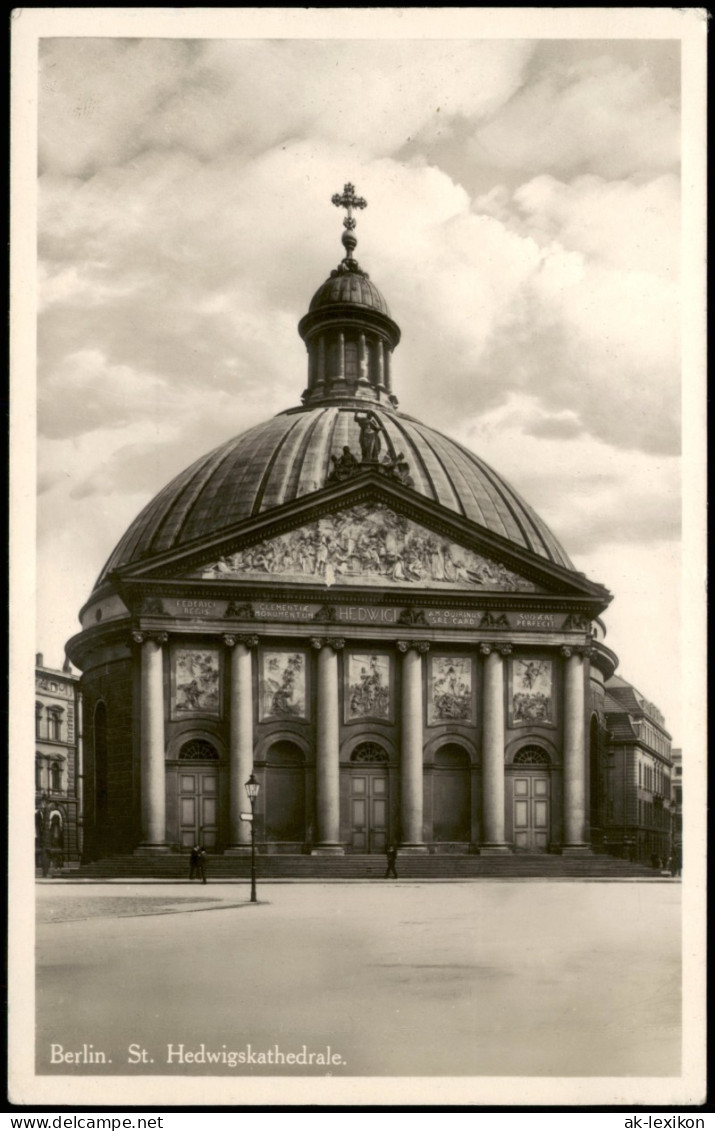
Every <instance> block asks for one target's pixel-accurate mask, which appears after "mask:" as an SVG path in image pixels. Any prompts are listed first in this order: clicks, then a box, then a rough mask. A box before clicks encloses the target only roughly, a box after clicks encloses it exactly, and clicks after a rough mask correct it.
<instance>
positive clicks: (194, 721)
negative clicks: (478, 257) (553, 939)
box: [67, 186, 661, 857]
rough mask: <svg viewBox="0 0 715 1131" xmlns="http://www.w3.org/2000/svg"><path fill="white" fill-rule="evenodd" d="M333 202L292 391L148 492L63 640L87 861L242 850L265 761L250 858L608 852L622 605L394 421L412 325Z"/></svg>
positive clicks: (462, 463) (470, 457)
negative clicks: (298, 391)
mask: <svg viewBox="0 0 715 1131" xmlns="http://www.w3.org/2000/svg"><path fill="white" fill-rule="evenodd" d="M338 199H339V201H340V202H342V203H343V204H344V205H345V206H346V207H348V219H347V220H346V221H345V222H344V224H345V227H346V231H345V233H344V234H343V245H344V248H345V252H346V254H345V257H344V258H343V260H342V262H341V263H340V265H339V266H338V267H337V269H336V270H334V271H332V273H331V275H330V277H329V278H328V279H327V280H326V281H325V283H323V284H322V286H320V287H319V288H318V290H317V292H316V293H315V295H314V297H313V299H312V301H311V303H310V309H309V312H308V313H307V314H306V315H305V317H304V318H303V319H302V320H301V322H300V325H299V331H300V334H301V336H302V338H303V340H304V342H305V345H306V349H307V353H308V384H307V388H306V390H305V392H304V393H303V395H302V398H301V401H302V403H301V404H300V405H298V406H296V407H294V408H291V409H288V410H287V411H285V412H283V413H280V414H279V415H278V416H276V417H275V418H273V419H272V420H269V421H267V422H266V423H263V424H261V425H258V426H256V427H253V428H251V429H250V430H248V431H247V432H244V433H243V434H242V435H240V436H238V437H237V438H236V439H234V440H232V441H231V442H229V443H226V444H224V445H223V446H222V447H220V448H218V449H216V451H214V452H212V453H210V454H209V455H208V456H205V457H204V458H202V459H201V460H199V461H198V462H197V463H195V464H194V465H193V466H192V467H190V468H189V469H188V470H187V471H185V472H184V473H183V474H181V475H180V476H178V477H177V478H176V479H175V480H174V481H173V482H172V483H170V484H169V485H168V486H167V487H165V488H164V490H162V491H161V492H160V493H159V494H158V495H157V497H156V498H155V499H154V501H153V502H152V503H150V504H149V506H147V507H146V508H145V509H144V511H143V512H142V513H141V514H140V515H139V517H138V518H137V519H136V520H135V521H134V522H133V523H132V525H131V526H130V528H129V530H128V531H127V533H126V534H125V535H124V537H123V538H122V539H121V541H120V542H119V544H118V546H117V548H116V549H115V551H114V552H113V554H112V555H111V557H110V559H109V561H108V563H107V565H106V566H105V568H104V569H103V570H102V573H101V575H100V577H99V579H98V581H97V584H96V586H95V589H94V591H93V593H92V594H91V596H90V598H89V600H88V602H87V604H86V605H85V606H84V608H83V609H82V611H81V614H80V621H81V625H82V629H81V632H80V633H79V634H78V635H76V636H75V637H73V639H72V640H70V641H69V643H68V645H67V652H68V655H69V656H70V658H71V659H72V662H73V663H74V664H76V665H77V666H78V667H79V668H80V669H81V670H82V672H83V676H82V688H83V695H84V705H85V711H84V718H85V725H84V733H85V740H86V741H85V754H86V757H85V779H84V783H85V849H86V854H87V856H88V857H100V856H106V855H111V854H116V853H123V852H131V851H139V852H145V853H151V852H166V851H170V850H171V849H172V848H183V849H187V848H188V847H189V846H190V845H191V844H193V843H194V842H195V841H196V840H197V839H199V840H202V841H203V842H204V843H205V845H206V846H207V847H208V848H209V849H210V850H211V851H215V852H229V853H231V852H236V853H242V852H246V851H248V846H249V843H250V826H249V824H248V823H247V822H243V821H241V819H240V815H241V812H242V811H243V810H245V809H246V808H247V802H246V795H245V791H244V784H245V782H246V780H247V779H248V777H249V775H250V774H251V773H253V772H255V775H256V777H257V779H258V781H259V783H260V787H261V788H260V794H259V797H258V801H257V804H256V829H255V831H256V839H257V842H258V846H259V849H260V850H261V851H266V852H283V853H305V852H314V853H322V854H326V855H329V854H341V853H344V852H354V853H373V852H383V851H384V848H385V845H386V844H387V843H388V842H394V843H398V844H399V845H400V851H402V852H427V851H430V852H458V853H468V852H476V851H479V852H482V853H494V854H498V853H508V852H512V851H515V852H531V853H545V852H554V851H557V852H565V853H584V852H588V851H589V850H590V848H591V847H592V845H593V844H596V845H598V846H601V845H604V846H605V847H610V845H611V842H610V840H608V839H607V838H608V836H610V835H611V831H612V828H613V827H614V826H613V819H612V815H611V816H609V814H608V804H609V801H608V797H607V795H606V792H605V789H606V782H607V781H608V780H609V775H610V770H609V766H608V760H609V758H610V753H609V749H608V745H607V737H606V720H605V710H606V699H607V694H606V686H605V685H606V681H608V680H609V679H610V677H612V675H613V672H614V671H615V668H616V665H617V659H616V657H615V656H614V654H613V653H612V652H611V651H610V650H609V649H608V648H607V647H606V646H605V644H604V642H603V641H604V635H605V629H604V626H603V623H602V622H601V620H600V619H599V617H600V614H601V613H602V612H603V611H604V610H605V609H606V607H607V606H608V604H609V602H610V600H611V595H610V593H609V592H608V591H607V590H606V589H605V588H604V587H603V586H602V585H600V584H597V583H595V582H592V581H589V580H587V579H586V577H584V576H583V574H581V573H579V572H577V571H576V570H575V569H574V567H573V565H572V564H571V562H570V560H569V558H568V556H567V554H566V552H565V551H564V550H563V548H562V547H561V546H560V545H559V543H558V542H557V540H556V539H555V537H554V536H553V534H552V533H551V531H550V530H549V529H548V528H547V527H546V525H545V524H544V523H543V522H542V521H541V519H540V518H539V517H538V516H537V515H536V514H535V513H534V511H533V510H532V509H531V508H530V507H529V506H528V505H527V503H525V502H524V501H523V500H522V499H521V498H520V497H519V495H518V494H517V493H516V492H515V491H514V490H513V489H512V488H511V487H510V486H509V484H508V483H506V482H505V480H504V479H503V478H502V477H501V476H500V475H498V474H497V473H496V472H495V471H494V470H492V469H491V468H490V467H488V466H487V465H485V464H484V463H483V462H482V461H481V460H480V459H479V458H478V457H477V456H476V455H474V454H473V453H472V452H470V451H468V450H467V449H465V448H463V447H461V446H460V445H459V444H457V443H455V442H454V441H453V440H450V439H449V438H447V437H445V436H443V435H441V434H440V433H438V432H436V431H435V430H434V429H433V428H431V427H429V426H428V425H425V424H421V423H420V422H419V421H417V420H415V419H414V418H413V417H411V416H408V415H405V414H403V413H401V412H399V411H398V409H397V404H398V402H397V397H396V396H395V392H394V390H393V387H392V376H391V356H392V352H393V350H394V349H395V348H396V346H397V344H398V342H399V340H400V330H399V327H398V326H397V324H396V323H395V322H394V321H393V319H392V317H391V316H390V313H389V309H388V306H387V303H386V301H385V299H384V297H383V296H382V294H381V293H380V291H379V290H378V289H377V287H376V286H375V285H374V283H373V282H371V281H370V280H369V279H368V276H367V275H366V274H365V273H364V272H363V271H362V269H361V268H360V267H359V265H358V263H357V261H356V260H355V259H354V257H353V251H354V249H355V246H356V242H357V241H356V239H355V236H354V234H353V231H352V229H353V228H354V220H353V219H352V216H351V212H350V209H351V208H354V207H359V206H360V202H359V201H358V200H356V198H355V197H354V194H353V190H352V186H346V188H345V193H344V194H343V196H342V197H341V198H338ZM436 332H438V328H436ZM445 368H446V369H447V370H448V359H445ZM237 395H240V390H237ZM643 741H645V738H644V736H643ZM659 764H661V760H659ZM653 797H655V794H653ZM653 804H654V801H653ZM629 828H630V825H629Z"/></svg>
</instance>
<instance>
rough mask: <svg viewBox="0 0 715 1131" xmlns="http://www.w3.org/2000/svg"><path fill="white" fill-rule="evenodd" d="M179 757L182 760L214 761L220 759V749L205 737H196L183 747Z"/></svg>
mask: <svg viewBox="0 0 715 1131" xmlns="http://www.w3.org/2000/svg"><path fill="white" fill-rule="evenodd" d="M179 758H180V759H181V761H190V762H214V761H216V760H217V759H218V751H217V750H216V748H215V747H214V746H212V745H211V743H210V742H206V741H205V739H203V738H194V739H192V741H191V742H187V743H185V744H184V746H182V747H181V750H180V751H179Z"/></svg>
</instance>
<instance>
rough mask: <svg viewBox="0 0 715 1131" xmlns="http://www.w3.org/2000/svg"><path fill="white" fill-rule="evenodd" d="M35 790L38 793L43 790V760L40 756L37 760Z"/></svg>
mask: <svg viewBox="0 0 715 1131" xmlns="http://www.w3.org/2000/svg"><path fill="white" fill-rule="evenodd" d="M35 789H36V790H37V791H38V792H39V791H40V790H41V789H42V758H41V757H40V755H39V754H38V755H37V757H36V758H35Z"/></svg>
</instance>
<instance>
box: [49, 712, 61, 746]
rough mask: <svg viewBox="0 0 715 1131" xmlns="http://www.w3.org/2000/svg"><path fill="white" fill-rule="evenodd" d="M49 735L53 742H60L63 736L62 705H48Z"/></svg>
mask: <svg viewBox="0 0 715 1131" xmlns="http://www.w3.org/2000/svg"><path fill="white" fill-rule="evenodd" d="M47 737H48V738H49V739H51V740H52V741H53V742H59V741H60V739H61V738H62V708H61V707H48V708H47Z"/></svg>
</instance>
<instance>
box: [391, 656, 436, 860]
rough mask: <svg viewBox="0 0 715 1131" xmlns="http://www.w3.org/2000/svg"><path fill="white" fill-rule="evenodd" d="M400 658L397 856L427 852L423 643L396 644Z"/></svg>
mask: <svg viewBox="0 0 715 1131" xmlns="http://www.w3.org/2000/svg"><path fill="white" fill-rule="evenodd" d="M397 647H398V649H399V651H400V652H402V653H403V656H402V751H401V758H400V782H401V797H400V800H401V814H400V815H401V826H402V837H401V843H400V852H426V851H427V846H426V845H425V844H424V839H423V832H422V807H423V795H424V787H423V781H422V766H423V757H422V752H423V747H424V726H423V721H422V715H423V707H422V656H423V654H424V653H425V652H427V651H429V644H427V643H426V642H422V641H420V642H417V641H408V640H398V641H397Z"/></svg>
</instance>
